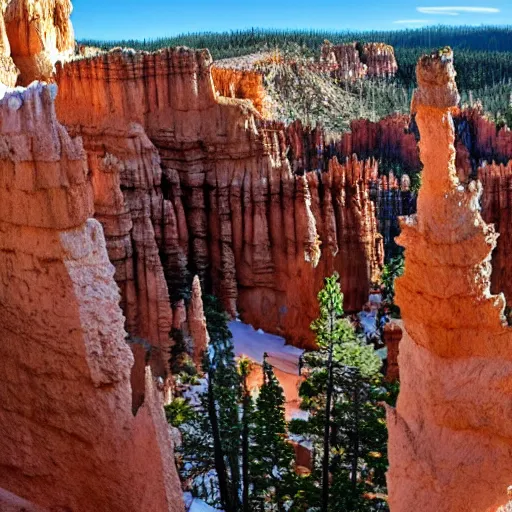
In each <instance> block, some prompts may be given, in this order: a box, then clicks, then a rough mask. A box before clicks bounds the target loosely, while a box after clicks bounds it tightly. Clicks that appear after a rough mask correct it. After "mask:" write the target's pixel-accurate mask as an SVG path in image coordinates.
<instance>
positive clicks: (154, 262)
mask: <svg viewBox="0 0 512 512" xmlns="http://www.w3.org/2000/svg"><path fill="white" fill-rule="evenodd" d="M79 133H80V134H81V135H82V139H83V142H84V148H85V150H86V151H87V155H88V162H89V167H90V171H91V178H92V180H91V181H92V186H93V191H94V210H95V217H96V218H97V219H98V220H99V221H100V222H101V223H102V225H103V229H104V231H105V238H106V240H107V250H108V254H109V259H110V261H111V262H112V263H113V264H114V266H115V268H116V273H115V279H116V282H117V284H118V285H119V288H120V289H121V297H122V300H121V306H122V308H123V311H124V314H125V316H126V330H127V331H128V332H129V333H130V334H131V335H132V336H137V337H141V338H144V339H146V340H148V341H149V342H150V343H151V344H152V345H153V350H152V361H153V364H152V367H153V369H154V371H155V372H156V373H157V374H158V375H162V376H163V375H164V374H165V368H166V367H167V361H168V359H169V349H170V346H171V340H170V338H169V333H170V331H171V327H172V310H171V304H170V299H169V292H168V288H167V282H166V279H165V275H164V268H163V265H162V261H164V262H167V258H168V257H169V256H171V257H173V259H174V260H175V264H176V265H179V262H180V260H181V259H183V258H184V256H183V254H182V250H181V247H180V240H179V234H178V225H177V224H178V221H177V216H176V212H175V209H174V206H173V205H172V203H171V202H169V201H166V200H164V197H163V194H162V191H161V187H160V185H161V180H162V170H161V167H160V158H159V156H158V152H157V151H156V149H155V147H154V146H153V144H152V143H151V142H150V140H149V139H148V138H147V136H146V134H145V132H144V130H143V129H142V127H141V126H140V125H137V124H135V123H133V124H130V125H127V126H126V128H125V130H124V131H123V132H121V131H108V129H104V128H101V127H95V128H94V130H93V129H90V130H89V131H88V132H81V131H76V132H75V133H74V134H75V135H76V134H79ZM161 255H162V261H161ZM166 264H167V263H166Z"/></svg>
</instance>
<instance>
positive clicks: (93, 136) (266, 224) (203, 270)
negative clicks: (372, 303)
mask: <svg viewBox="0 0 512 512" xmlns="http://www.w3.org/2000/svg"><path fill="white" fill-rule="evenodd" d="M210 68H211V58H210V56H209V53H208V52H207V51H192V50H188V49H185V48H177V49H167V50H161V51H159V52H156V53H144V52H133V51H121V50H115V51H112V52H109V53H106V54H102V55H99V56H96V57H93V58H89V59H77V60H74V61H71V62H67V63H65V64H64V65H59V66H58V69H57V77H56V79H57V82H58V84H59V95H58V97H57V112H58V116H59V119H60V120H61V121H62V122H63V123H64V124H65V125H66V126H67V127H68V129H69V130H70V132H71V133H72V134H73V135H80V136H82V137H83V140H84V147H85V149H86V151H87V153H88V158H89V161H90V167H91V169H92V174H93V185H94V189H95V203H96V205H98V204H99V202H101V201H103V202H105V205H106V207H105V208H104V209H103V210H102V211H101V212H100V210H99V208H98V209H97V213H96V215H97V218H98V219H99V220H100V221H102V222H104V218H103V217H102V216H101V215H103V214H105V215H107V216H108V215H111V216H113V217H116V216H117V217H118V218H119V219H121V218H123V219H125V221H126V222H127V224H126V225H124V227H123V226H121V227H122V229H119V225H120V224H122V223H121V222H120V221H119V220H116V221H115V222H114V223H113V226H112V229H111V228H110V227H109V226H108V225H106V224H105V233H106V238H107V246H108V247H109V248H110V249H109V253H110V255H111V258H112V259H113V260H114V261H119V262H120V263H119V264H117V263H116V269H117V271H116V280H117V282H118V283H119V284H120V287H121V292H122V295H123V305H124V307H125V311H127V308H128V309H129V308H130V307H132V306H130V305H131V304H135V306H134V307H138V306H137V304H139V299H138V298H137V299H133V300H129V299H128V296H129V295H128V290H129V289H135V294H137V293H138V290H140V288H141V286H143V287H144V289H147V290H149V289H151V287H150V286H149V285H145V284H144V282H142V283H139V284H137V283H135V286H134V287H132V288H129V287H128V286H127V285H125V283H126V281H127V277H126V275H127V274H126V272H123V268H125V267H126V266H128V267H129V266H130V265H132V266H135V265H136V263H130V261H133V258H134V255H135V254H138V251H136V250H133V251H132V253H131V254H130V251H126V250H124V249H123V251H119V252H117V253H116V254H117V258H115V257H114V256H115V255H114V254H113V252H114V251H115V250H117V248H118V244H119V243H120V242H119V237H121V236H123V235H122V232H123V233H125V234H126V232H127V231H129V218H130V217H131V218H132V222H134V221H133V218H134V215H137V216H139V217H140V216H141V215H144V216H145V217H146V219H147V221H145V223H144V226H145V227H144V229H143V232H144V236H143V239H144V246H145V247H146V248H148V247H149V245H152V246H153V248H154V247H157V248H158V253H159V255H160V261H161V266H159V265H158V262H157V261H156V258H153V257H151V261H153V262H154V268H155V269H156V270H155V272H156V273H157V274H158V276H157V277H156V278H155V279H154V281H157V282H158V283H160V284H159V285H158V286H161V285H163V283H164V281H166V283H167V289H168V292H169V294H170V295H171V296H172V295H173V294H175V293H176V292H177V291H178V292H179V290H182V289H183V290H186V289H187V287H189V286H190V284H189V282H187V278H186V276H187V273H188V272H190V273H191V274H197V275H198V276H199V278H200V279H201V281H202V282H203V284H204V286H205V287H206V289H207V290H211V291H213V292H214V293H215V294H216V295H218V296H219V297H220V298H221V300H222V301H223V304H224V306H225V307H226V309H227V311H228V312H229V313H230V314H232V315H234V314H235V313H236V312H237V310H238V311H240V312H241V314H242V318H243V319H244V320H246V321H248V322H250V323H253V324H254V325H255V326H256V327H262V328H264V329H268V330H270V331H272V332H277V333H279V334H283V335H285V336H287V338H288V339H289V341H292V342H294V343H296V344H299V345H302V346H311V344H312V339H313V337H312V335H311V333H310V331H309V323H310V321H311V320H312V319H313V318H314V317H315V316H316V314H317V305H316V298H315V297H316V293H317V291H318V289H319V288H320V287H321V285H322V279H323V277H324V276H325V275H326V273H330V272H332V271H333V270H334V269H337V270H338V271H339V272H340V274H341V277H342V286H343V291H344V293H345V295H346V309H347V310H357V309H359V308H360V307H361V306H362V304H363V303H364V302H366V299H367V293H368V288H369V282H370V281H371V280H372V279H373V278H375V276H376V275H377V274H378V271H379V267H380V264H381V260H382V249H381V241H380V237H379V235H378V233H377V230H376V223H375V217H374V210H373V209H372V207H371V204H370V202H369V201H368V200H367V197H366V191H365V190H364V187H361V180H362V179H363V177H362V174H364V173H367V172H369V171H367V170H364V169H366V168H365V164H362V163H355V164H353V163H349V164H348V165H347V166H336V165H335V164H334V163H333V170H332V171H331V172H330V173H328V174H327V175H326V176H325V177H323V176H322V177H317V178H314V177H313V175H311V176H310V177H309V176H308V177H307V178H305V177H304V176H297V175H295V174H294V173H292V172H291V168H290V164H289V161H288V159H287V157H286V135H285V132H284V128H283V126H282V125H281V124H279V123H266V122H262V121H258V119H259V118H260V115H259V113H258V112H257V110H256V109H255V108H254V106H253V104H252V102H251V101H249V100H244V99H236V98H225V97H222V96H218V95H217V94H216V91H215V88H214V86H213V80H212V75H211V70H210ZM134 127H136V128H134ZM130 130H131V131H133V130H135V131H136V132H137V133H138V137H143V135H142V132H144V133H145V134H147V138H146V139H144V140H145V142H144V144H145V145H146V146H147V148H148V149H147V151H148V152H149V151H150V149H149V148H150V147H151V148H152V149H151V155H153V156H152V157H151V162H152V166H149V165H148V164H145V165H139V164H137V165H136V166H135V167H134V169H133V170H131V171H130V172H126V171H123V170H122V166H121V170H120V171H112V169H113V168H115V166H113V165H112V164H111V161H112V158H111V156H110V155H112V156H114V157H115V159H116V160H121V161H123V158H124V160H126V158H125V157H124V156H123V155H124V154H125V153H126V149H124V148H123V147H122V145H123V144H125V145H126V142H122V143H121V141H125V140H126V136H127V134H128V133H130ZM114 140H115V142H114ZM139 145H140V144H139ZM146 146H144V147H146ZM155 151H156V153H155ZM130 159H131V157H130ZM105 162H107V163H108V165H105ZM116 165H117V164H116ZM117 166H118V167H119V165H117ZM105 169H108V170H107V171H105ZM145 169H146V170H145ZM147 169H150V172H149V171H148V170H147ZM117 174H119V175H120V177H121V182H120V183H121V189H122V194H120V193H119V180H118V181H117V182H114V181H113V179H114V176H115V175H117ZM141 174H142V177H141ZM95 176H100V177H101V178H98V179H96V178H95ZM147 176H152V178H151V180H149V182H148V179H147ZM107 179H108V180H110V182H108V183H107V181H105V180H107ZM319 180H322V181H324V180H328V181H329V180H333V183H334V185H333V187H334V188H333V190H332V192H331V195H330V197H329V194H326V196H325V197H327V199H325V200H324V194H323V192H324V187H319V188H320V189H321V193H320V194H318V193H316V192H315V193H313V191H311V188H312V187H317V188H318V183H319ZM329 183H330V181H329ZM130 189H136V190H135V191H134V192H132V195H133V198H132V199H130V198H129V197H127V193H128V192H129V191H130ZM102 190H103V191H105V193H106V194H107V196H108V194H111V195H115V196H116V197H112V198H111V197H107V198H106V200H105V198H103V197H102V192H101V191H102ZM326 190H328V191H329V190H330V189H326ZM315 194H316V195H315ZM121 196H124V203H125V204H124V205H123V201H122V198H121ZM135 197H137V198H138V199H137V200H135ZM100 200H101V201H100ZM143 203H144V204H146V205H149V208H147V207H144V208H141V206H140V205H142V204H143ZM114 204H115V205H116V207H115V208H113V207H112V205H114ZM130 205H134V206H130ZM333 205H334V206H333ZM127 209H128V210H129V213H128V214H127V215H126V216H125V217H122V215H121V214H122V213H123V212H124V213H126V210H127ZM108 212H110V214H109V213H108ZM141 212H142V213H141ZM161 212H164V213H163V214H162V215H161ZM120 215H121V217H119V216H120ZM151 226H152V230H151ZM324 226H325V228H324ZM132 237H133V235H132ZM322 237H326V238H322ZM328 237H330V238H328ZM152 239H154V240H153V241H151V240H152ZM124 240H126V238H124ZM114 242H115V244H116V245H112V244H114ZM320 242H322V243H323V245H320ZM126 244H127V243H126ZM126 244H125V245H126ZM125 245H123V247H124V246H125ZM128 245H129V244H128ZM132 245H133V243H132ZM151 254H152V255H154V254H156V253H155V251H154V249H153V251H152V253H151ZM319 261H320V264H318V262H319ZM142 268H147V264H142ZM120 269H121V270H120ZM140 275H141V274H140V273H139V272H138V273H137V276H138V278H140V277H139V276H140ZM141 279H144V277H141ZM293 283H297V287H294V286H291V284H293ZM299 283H300V284H299ZM305 283H306V284H305ZM152 289H154V290H156V289H159V288H158V287H157V286H154V287H153V288H152ZM304 290H307V292H306V293H305V292H304ZM156 296H158V297H160V295H159V294H156ZM161 298H162V302H161V304H162V308H161V310H162V311H163V310H164V309H165V310H167V307H165V308H164V306H163V304H164V300H163V299H164V298H163V294H162V296H161ZM175 298H176V301H179V300H180V299H181V298H183V296H181V297H180V295H179V293H178V296H176V297H175ZM141 315H142V317H144V315H145V313H144V312H139V313H138V318H141ZM126 316H127V318H130V317H131V316H133V315H131V314H130V313H129V312H127V313H126ZM134 317H137V315H134ZM165 318H168V316H165ZM148 324H149V325H152V326H154V325H155V323H154V322H149V323H148ZM132 325H133V327H130V326H129V327H128V330H130V329H132V330H133V331H134V333H135V334H137V333H139V332H141V330H142V329H141V326H140V325H138V324H132ZM161 325H162V326H163V329H162V333H164V332H165V329H167V323H166V321H164V322H162V323H161ZM130 333H132V331H131V330H130ZM155 334H156V333H154V334H153V335H148V336H149V339H150V341H152V340H153V338H154V337H155ZM160 346H162V347H163V345H160Z"/></svg>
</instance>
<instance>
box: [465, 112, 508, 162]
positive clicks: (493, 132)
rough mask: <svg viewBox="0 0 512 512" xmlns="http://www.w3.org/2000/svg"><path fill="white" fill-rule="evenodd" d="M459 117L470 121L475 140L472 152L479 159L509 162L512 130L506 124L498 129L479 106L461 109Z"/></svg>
mask: <svg viewBox="0 0 512 512" xmlns="http://www.w3.org/2000/svg"><path fill="white" fill-rule="evenodd" d="M457 117H458V119H460V120H464V121H466V122H468V123H469V124H470V126H471V132H472V134H473V137H474V140H473V141H472V142H473V147H472V148H471V152H472V153H473V154H474V155H475V156H476V157H477V158H479V159H485V160H487V161H489V162H491V161H493V160H497V161H504V162H508V160H511V159H512V131H511V130H510V128H509V127H507V126H505V127H503V128H500V129H498V128H497V127H496V123H494V122H493V121H490V120H488V119H486V118H485V117H484V113H483V111H482V110H481V109H478V108H469V109H464V110H461V111H460V113H458V116H457Z"/></svg>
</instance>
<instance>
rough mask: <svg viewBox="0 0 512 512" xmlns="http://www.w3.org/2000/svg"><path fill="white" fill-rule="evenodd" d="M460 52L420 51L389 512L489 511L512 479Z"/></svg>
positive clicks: (504, 363) (506, 363)
mask: <svg viewBox="0 0 512 512" xmlns="http://www.w3.org/2000/svg"><path fill="white" fill-rule="evenodd" d="M452 55H453V54H452V53H451V51H450V52H447V51H446V50H444V51H443V53H442V54H441V53H438V52H436V53H434V54H432V55H431V56H425V57H423V58H422V59H420V62H419V64H418V67H417V76H418V84H419V87H418V90H417V91H416V93H415V96H414V101H413V107H412V108H413V112H415V113H416V120H417V123H418V126H419V129H420V132H421V141H420V155H421V159H422V162H423V164H424V170H423V184H422V188H421V190H420V194H419V198H418V214H417V215H416V216H414V217H410V218H407V219H406V220H404V222H403V225H402V235H401V237H400V239H399V243H400V244H401V245H403V246H404V247H405V248H406V264H405V273H404V276H403V277H402V278H399V279H398V280H397V282H396V301H397V304H398V305H399V306H400V308H401V312H402V318H403V321H404V324H405V332H404V337H403V339H402V341H401V343H400V354H399V364H400V378H401V390H400V395H399V398H398V402H397V407H396V409H389V411H388V430H389V445H388V449H389V459H390V469H389V472H388V489H389V503H390V507H391V510H393V512H401V511H403V512H410V511H411V510H422V511H425V512H429V511H432V512H444V511H446V512H448V511H450V512H451V511H453V510H468V511H470V510H471V511H492V510H495V509H496V508H497V507H498V506H499V505H502V504H504V503H506V502H507V496H506V489H507V487H508V485H510V443H511V438H512V432H511V431H510V430H509V427H508V425H509V422H508V416H509V414H510V410H509V409H510V408H509V404H510V403H511V395H510V385H509V383H510V379H511V376H512V358H511V356H510V354H511V353H512V352H511V345H512V334H511V333H510V331H509V329H508V328H507V327H505V326H504V317H503V315H502V313H503V309H504V305H505V300H504V297H503V295H492V294H491V293H490V276H491V265H490V261H491V252H492V250H493V249H494V247H495V245H496V238H497V235H496V233H495V231H494V229H493V227H492V226H490V225H487V224H486V223H485V222H484V221H483V220H482V217H481V215H480V212H479V200H478V199H479V197H478V196H479V194H480V193H481V188H480V187H481V185H479V183H478V182H473V183H471V184H470V185H468V186H467V187H465V186H464V185H461V184H460V183H459V180H458V178H457V174H456V168H455V148H454V142H455V129H454V123H453V120H452V115H451V110H452V108H453V107H454V106H455V105H456V104H457V103H458V101H459V97H458V93H457V89H456V85H455V81H454V76H455V72H454V69H453V56H452Z"/></svg>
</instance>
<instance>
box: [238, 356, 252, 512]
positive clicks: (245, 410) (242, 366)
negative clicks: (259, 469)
mask: <svg viewBox="0 0 512 512" xmlns="http://www.w3.org/2000/svg"><path fill="white" fill-rule="evenodd" d="M252 366H253V365H252V362H251V360H250V359H248V358H242V359H241V360H240V361H239V363H238V367H239V371H240V376H241V379H242V510H243V512H249V511H250V500H249V492H250V489H249V486H250V484H249V446H250V432H251V429H252V420H253V414H254V407H253V400H252V397H251V393H250V389H249V386H248V382H247V379H248V378H249V375H250V373H251V370H252Z"/></svg>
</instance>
